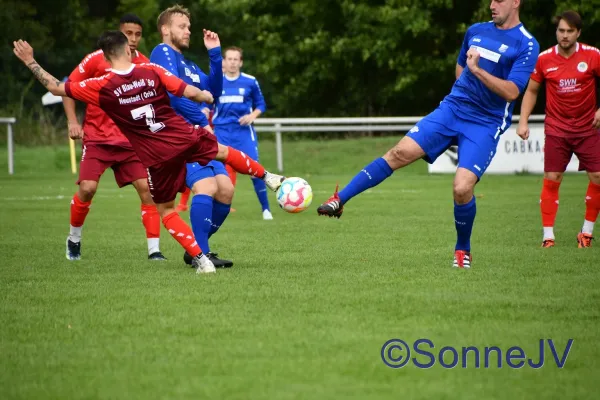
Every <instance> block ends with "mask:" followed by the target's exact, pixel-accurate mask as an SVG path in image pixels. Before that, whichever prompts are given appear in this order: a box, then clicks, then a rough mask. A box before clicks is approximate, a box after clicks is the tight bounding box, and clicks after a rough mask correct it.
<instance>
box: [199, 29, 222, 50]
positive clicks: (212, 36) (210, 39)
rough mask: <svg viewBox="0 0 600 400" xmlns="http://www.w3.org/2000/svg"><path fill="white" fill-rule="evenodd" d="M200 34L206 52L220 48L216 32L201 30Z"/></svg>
mask: <svg viewBox="0 0 600 400" xmlns="http://www.w3.org/2000/svg"><path fill="white" fill-rule="evenodd" d="M202 32H203V33H204V45H205V46H206V50H210V49H214V48H215V47H219V46H221V41H220V39H219V35H217V33H216V32H212V31H209V30H207V29H203V30H202Z"/></svg>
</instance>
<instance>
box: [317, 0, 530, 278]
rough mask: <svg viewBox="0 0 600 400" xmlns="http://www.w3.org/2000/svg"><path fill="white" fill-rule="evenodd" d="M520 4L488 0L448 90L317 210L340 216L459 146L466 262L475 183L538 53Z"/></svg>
mask: <svg viewBox="0 0 600 400" xmlns="http://www.w3.org/2000/svg"><path fill="white" fill-rule="evenodd" d="M520 5H521V1H520V0H492V1H491V4H490V10H491V12H492V21H489V22H482V23H477V24H474V25H472V26H471V27H469V29H467V32H466V34H465V37H464V40H463V45H462V48H461V50H460V53H459V56H458V62H457V65H456V78H457V79H456V82H455V83H454V86H453V87H452V90H451V92H450V94H449V95H448V96H446V97H445V98H444V100H443V101H442V102H441V103H440V105H439V106H438V108H437V109H436V110H434V111H433V112H432V113H430V114H429V115H427V116H426V117H425V118H423V119H421V120H420V121H419V122H418V123H417V124H416V125H415V126H414V127H413V128H412V129H411V130H410V131H409V132H408V134H407V135H406V136H405V137H403V138H402V139H401V140H400V142H398V144H397V145H396V146H395V147H393V148H392V149H390V150H389V151H388V152H387V153H386V154H385V155H384V156H383V157H381V158H378V159H376V160H374V161H373V162H372V163H371V164H369V165H367V166H366V167H365V168H364V169H363V170H362V171H361V172H359V173H358V174H357V175H356V176H355V177H354V178H353V179H352V181H351V182H350V183H349V184H348V185H347V186H346V187H345V188H344V189H343V190H342V191H341V192H339V193H338V192H337V188H336V191H335V193H334V195H333V196H331V197H330V198H329V199H328V200H327V201H326V202H325V203H323V204H322V205H321V206H319V208H318V210H317V212H318V214H319V215H327V216H330V217H337V218H339V217H340V216H341V215H342V212H343V208H344V204H346V203H347V202H348V201H349V200H350V199H351V198H353V197H354V196H356V195H358V194H359V193H362V192H363V191H365V190H367V189H369V188H371V187H373V186H376V185H378V184H380V183H381V182H383V181H384V180H385V179H387V178H388V177H389V176H391V175H392V173H393V171H395V170H397V169H399V168H402V167H405V166H407V165H409V164H412V163H413V162H415V161H416V160H419V159H421V158H423V159H425V160H426V161H427V162H429V163H433V162H434V161H435V160H436V159H437V158H438V157H439V156H440V155H441V154H443V153H444V151H446V149H448V148H449V147H450V146H452V145H458V168H457V170H456V175H455V177H454V188H453V189H454V190H453V195H454V221H455V228H456V234H457V240H456V246H455V248H454V249H455V251H454V262H453V266H454V267H459V268H470V267H471V261H472V257H471V233H472V230H473V223H474V221H475V214H476V205H475V196H474V190H475V185H476V184H477V183H478V182H479V180H480V179H481V177H482V176H483V174H484V172H485V170H486V169H487V167H488V166H489V164H490V162H491V161H492V159H493V157H494V155H495V154H496V148H497V145H498V141H499V138H500V135H501V134H502V133H504V132H505V131H506V129H508V127H509V126H510V121H511V118H512V111H513V109H514V102H515V100H517V98H518V97H519V96H520V94H521V93H522V92H523V91H524V90H525V86H526V85H527V81H528V80H529V76H530V75H531V73H532V72H533V69H534V66H535V63H536V61H537V58H538V54H539V45H538V43H537V41H536V40H535V38H534V37H533V36H532V35H531V34H530V33H529V32H527V30H526V29H525V27H524V26H523V24H522V23H521V22H520V20H519V7H520Z"/></svg>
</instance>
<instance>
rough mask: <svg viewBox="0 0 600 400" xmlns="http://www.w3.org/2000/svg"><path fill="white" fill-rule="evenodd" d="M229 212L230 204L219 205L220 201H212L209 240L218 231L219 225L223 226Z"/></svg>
mask: <svg viewBox="0 0 600 400" xmlns="http://www.w3.org/2000/svg"><path fill="white" fill-rule="evenodd" d="M229 211H231V204H225V203H221V202H220V201H217V200H214V199H213V203H212V226H211V227H210V232H209V233H208V237H209V238H210V237H211V236H212V235H214V234H215V233H216V232H217V231H218V230H219V228H220V227H221V225H223V222H225V218H227V216H228V215H229Z"/></svg>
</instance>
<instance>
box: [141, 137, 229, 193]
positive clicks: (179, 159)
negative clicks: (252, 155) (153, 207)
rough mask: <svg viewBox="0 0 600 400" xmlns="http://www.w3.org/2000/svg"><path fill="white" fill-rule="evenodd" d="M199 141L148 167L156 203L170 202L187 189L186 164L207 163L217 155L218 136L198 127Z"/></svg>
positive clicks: (149, 181)
mask: <svg viewBox="0 0 600 400" xmlns="http://www.w3.org/2000/svg"><path fill="white" fill-rule="evenodd" d="M194 133H197V135H198V139H197V141H196V142H195V143H194V144H192V145H191V146H190V147H188V149H187V150H185V151H184V152H183V153H180V154H179V155H177V156H176V157H173V158H171V159H169V160H167V161H163V162H161V163H159V164H155V165H153V166H152V167H150V168H148V186H149V187H150V194H151V195H152V199H153V200H154V202H155V203H156V204H163V203H169V202H171V201H173V200H175V198H176V197H177V193H183V192H184V191H185V176H186V164H187V163H193V162H197V163H199V164H200V165H206V164H208V163H209V162H211V161H212V160H214V159H215V157H216V156H217V152H218V151H219V146H218V143H217V137H216V136H215V135H213V134H212V133H210V132H208V131H207V130H204V129H202V128H197V129H196V130H195V131H194Z"/></svg>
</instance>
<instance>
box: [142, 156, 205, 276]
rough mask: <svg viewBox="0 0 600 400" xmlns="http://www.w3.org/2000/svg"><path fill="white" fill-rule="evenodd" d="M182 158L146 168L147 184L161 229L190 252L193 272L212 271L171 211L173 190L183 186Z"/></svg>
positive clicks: (188, 229)
mask: <svg viewBox="0 0 600 400" xmlns="http://www.w3.org/2000/svg"><path fill="white" fill-rule="evenodd" d="M185 176H186V168H185V160H180V159H173V160H169V161H167V162H164V163H162V164H159V165H154V166H152V167H150V168H148V185H149V187H150V193H151V194H152V197H153V199H154V202H155V203H156V208H157V209H158V213H159V215H160V217H161V219H162V222H163V225H164V227H165V229H166V230H167V231H168V232H169V234H170V235H171V236H172V237H173V239H175V240H176V241H177V242H178V243H179V244H180V245H181V247H183V248H184V249H185V251H186V252H187V253H188V254H190V255H191V256H192V257H193V259H192V265H193V266H194V267H195V268H196V272H197V273H206V272H215V266H214V265H213V263H212V262H211V261H210V260H209V259H208V257H207V256H206V255H205V254H203V249H202V248H201V247H200V246H199V245H198V242H197V241H196V238H195V237H194V232H193V231H192V229H191V228H190V227H189V226H188V225H187V224H186V223H185V222H184V221H183V219H182V218H181V217H180V216H179V213H177V211H176V210H175V198H176V197H177V193H180V192H183V190H184V189H185Z"/></svg>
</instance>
